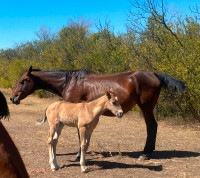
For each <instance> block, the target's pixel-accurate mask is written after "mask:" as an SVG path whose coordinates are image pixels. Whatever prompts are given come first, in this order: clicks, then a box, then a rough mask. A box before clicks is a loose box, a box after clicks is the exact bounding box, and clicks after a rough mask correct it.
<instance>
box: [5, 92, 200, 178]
mask: <svg viewBox="0 0 200 178" xmlns="http://www.w3.org/2000/svg"><path fill="white" fill-rule="evenodd" d="M2 92H3V93H4V94H5V95H6V98H7V100H8V104H9V108H10V112H11V118H10V121H2V122H3V124H4V126H5V127H6V128H7V130H8V131H9V133H10V135H11V137H12V138H13V140H14V142H15V143H16V145H17V147H18V149H19V151H20V153H21V155H22V158H23V160H24V162H25V165H26V167H27V170H28V172H29V174H30V177H40V178H41V177H120V178H121V177H148V178H149V177H182V178H183V177H200V141H199V139H200V124H198V123H197V124H195V125H192V126H191V125H188V126H185V125H174V124H172V123H170V124H169V123H167V122H168V121H159V123H158V125H159V127H158V135H157V144H156V151H155V152H154V157H153V159H151V160H149V161H143V162H142V161H138V160H137V158H138V156H139V155H140V153H141V151H142V150H143V147H144V144H145V139H146V126H145V123H144V120H143V118H142V117H141V116H140V115H139V114H137V113H134V112H129V113H128V114H126V115H125V116H124V117H123V118H122V119H117V118H110V117H101V119H100V122H99V124H98V126H97V128H96V129H95V130H94V133H93V135H92V138H91V145H90V147H89V153H88V154H87V156H86V159H87V160H88V167H89V169H90V172H88V173H87V174H84V175H83V174H82V173H81V171H80V170H81V169H80V166H79V163H78V162H74V161H73V160H74V159H75V155H76V152H77V151H78V138H77V132H76V129H75V128H70V127H65V128H64V129H63V132H62V134H61V137H60V139H59V143H58V150H57V153H58V155H57V160H58V164H59V165H60V166H61V167H62V169H60V170H58V171H57V172H52V171H51V170H50V166H49V163H48V150H47V145H46V136H47V132H48V129H49V127H48V123H45V124H43V125H41V126H36V125H35V121H36V120H38V119H42V117H43V114H44V110H45V109H46V107H47V106H48V105H49V104H51V103H52V102H54V101H56V100H57V99H58V98H51V99H39V98H37V97H35V96H33V95H31V96H29V97H27V98H26V99H25V100H23V101H22V102H21V104H20V105H13V104H11V102H10V101H9V95H10V93H11V91H9V90H2Z"/></svg>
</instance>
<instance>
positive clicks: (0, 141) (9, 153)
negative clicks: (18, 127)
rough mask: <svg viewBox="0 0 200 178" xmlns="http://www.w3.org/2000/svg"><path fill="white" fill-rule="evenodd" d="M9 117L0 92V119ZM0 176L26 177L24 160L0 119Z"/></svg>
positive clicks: (4, 100) (7, 177)
mask: <svg viewBox="0 0 200 178" xmlns="http://www.w3.org/2000/svg"><path fill="white" fill-rule="evenodd" d="M6 117H9V109H8V105H7V102H6V98H5V97H4V95H3V94H2V93H1V92H0V119H2V118H6ZM0 177H2V178H4V177H5V178H27V177H29V176H28V173H27V171H26V168H25V165H24V162H23V160H22V158H21V156H20V154H19V151H18V150H17V147H16V146H15V144H14V142H13V141H12V139H11V137H10V135H9V134H8V132H7V130H6V129H5V127H4V126H3V124H2V123H1V121H0Z"/></svg>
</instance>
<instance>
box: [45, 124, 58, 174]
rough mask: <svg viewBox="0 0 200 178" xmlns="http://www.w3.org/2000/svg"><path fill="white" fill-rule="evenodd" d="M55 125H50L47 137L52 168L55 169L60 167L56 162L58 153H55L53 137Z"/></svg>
mask: <svg viewBox="0 0 200 178" xmlns="http://www.w3.org/2000/svg"><path fill="white" fill-rule="evenodd" d="M55 130H56V129H55V127H50V130H49V134H48V138H47V145H48V150H49V163H50V166H51V170H52V171H55V170H57V169H59V166H58V165H57V162H56V155H55V154H54V149H53V148H54V145H53V144H54V143H53V142H54V140H53V137H54V135H55Z"/></svg>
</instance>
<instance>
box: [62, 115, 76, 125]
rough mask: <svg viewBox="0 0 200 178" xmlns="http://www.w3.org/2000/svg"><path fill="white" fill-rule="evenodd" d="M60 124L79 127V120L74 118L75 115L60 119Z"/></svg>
mask: <svg viewBox="0 0 200 178" xmlns="http://www.w3.org/2000/svg"><path fill="white" fill-rule="evenodd" d="M60 122H62V123H63V124H64V125H67V126H69V127H77V124H78V118H76V117H74V116H73V115H67V116H65V117H60Z"/></svg>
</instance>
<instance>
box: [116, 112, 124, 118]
mask: <svg viewBox="0 0 200 178" xmlns="http://www.w3.org/2000/svg"><path fill="white" fill-rule="evenodd" d="M123 115H124V113H123V111H119V112H117V114H116V116H117V117H118V118H121V117H122V116H123Z"/></svg>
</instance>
